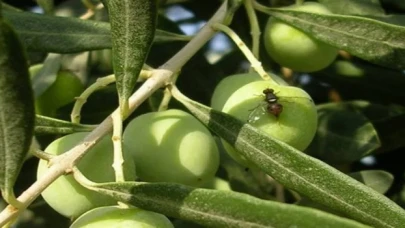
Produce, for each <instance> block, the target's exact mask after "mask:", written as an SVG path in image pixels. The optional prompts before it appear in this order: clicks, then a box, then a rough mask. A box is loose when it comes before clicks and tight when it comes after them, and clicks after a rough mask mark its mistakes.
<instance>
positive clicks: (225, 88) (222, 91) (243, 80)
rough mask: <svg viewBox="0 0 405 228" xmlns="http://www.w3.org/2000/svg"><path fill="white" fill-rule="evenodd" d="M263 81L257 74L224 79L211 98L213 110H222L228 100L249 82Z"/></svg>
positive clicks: (236, 75) (237, 75)
mask: <svg viewBox="0 0 405 228" xmlns="http://www.w3.org/2000/svg"><path fill="white" fill-rule="evenodd" d="M261 80H263V79H262V78H261V77H260V76H259V74H257V73H245V74H235V75H231V76H228V77H225V78H224V79H222V80H221V81H220V82H219V83H218V85H217V86H216V87H215V90H214V93H213V94H212V97H211V108H213V109H215V110H219V111H220V110H222V108H223V107H224V104H225V102H226V100H227V99H228V98H229V97H230V96H231V95H232V94H233V93H234V92H235V91H236V90H238V89H239V88H240V87H242V86H244V85H246V84H248V83H249V82H254V81H261Z"/></svg>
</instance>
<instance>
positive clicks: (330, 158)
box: [306, 102, 381, 164]
mask: <svg viewBox="0 0 405 228" xmlns="http://www.w3.org/2000/svg"><path fill="white" fill-rule="evenodd" d="M317 109H318V128H317V132H316V135H315V138H314V139H313V140H312V142H311V145H310V146H309V148H307V150H306V152H307V153H309V154H311V155H312V156H314V157H318V158H320V159H322V160H324V161H325V162H328V163H334V164H337V163H349V162H353V161H357V160H359V159H360V158H362V157H364V156H367V155H369V154H371V153H372V152H375V151H376V150H377V149H378V148H379V147H381V142H380V138H379V137H378V134H377V131H376V129H375V128H374V125H373V123H372V122H371V121H370V120H369V119H368V118H367V117H366V116H365V115H364V114H363V113H361V111H360V110H359V109H358V108H357V107H356V103H355V102H343V103H328V104H322V105H318V106H317Z"/></svg>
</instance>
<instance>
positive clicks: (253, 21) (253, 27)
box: [244, 0, 261, 58]
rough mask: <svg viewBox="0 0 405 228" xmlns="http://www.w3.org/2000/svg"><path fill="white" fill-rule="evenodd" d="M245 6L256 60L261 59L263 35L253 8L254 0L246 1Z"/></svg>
mask: <svg viewBox="0 0 405 228" xmlns="http://www.w3.org/2000/svg"><path fill="white" fill-rule="evenodd" d="M244 4H245V9H246V13H247V15H248V19H249V24H250V35H251V36H252V52H253V55H254V56H255V57H256V58H259V48H260V34H261V31H260V26H259V21H258V20H257V16H256V11H255V10H254V8H253V0H246V1H244Z"/></svg>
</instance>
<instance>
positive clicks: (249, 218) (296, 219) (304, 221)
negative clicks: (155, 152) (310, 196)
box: [85, 182, 368, 228]
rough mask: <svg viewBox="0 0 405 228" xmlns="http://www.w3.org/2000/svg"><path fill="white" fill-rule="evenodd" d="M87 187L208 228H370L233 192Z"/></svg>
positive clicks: (159, 186) (138, 186) (116, 185)
mask: <svg viewBox="0 0 405 228" xmlns="http://www.w3.org/2000/svg"><path fill="white" fill-rule="evenodd" d="M85 187H87V188H89V189H92V190H94V191H96V192H99V193H102V194H106V195H109V196H111V197H113V198H114V199H116V200H118V201H120V202H125V203H129V204H132V205H134V206H136V207H140V208H143V209H146V210H151V211H155V212H158V213H162V214H165V215H167V216H170V217H174V218H179V219H184V220H189V221H193V222H195V223H198V224H201V225H204V226H207V227H241V228H245V227H263V228H264V227H302V228H306V227H307V228H312V227H331V228H332V227H336V228H342V227H368V226H366V225H363V224H361V223H358V222H356V221H353V220H349V219H345V218H341V217H338V216H335V215H331V214H328V213H325V212H323V211H320V210H315V209H311V208H305V207H299V206H296V205H288V204H283V203H279V202H275V201H268V200H261V199H258V198H255V197H253V196H249V195H247V194H242V193H237V192H233V191H220V190H209V189H201V188H193V187H189V186H185V185H180V184H174V183H142V182H125V183H102V184H95V185H91V186H89V185H85Z"/></svg>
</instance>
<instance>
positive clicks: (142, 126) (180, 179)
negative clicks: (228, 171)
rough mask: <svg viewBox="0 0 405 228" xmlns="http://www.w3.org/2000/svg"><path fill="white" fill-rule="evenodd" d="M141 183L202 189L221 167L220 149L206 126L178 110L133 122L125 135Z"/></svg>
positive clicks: (151, 114) (159, 113)
mask: <svg viewBox="0 0 405 228" xmlns="http://www.w3.org/2000/svg"><path fill="white" fill-rule="evenodd" d="M123 140H124V145H125V146H126V148H128V150H129V151H131V153H132V155H133V157H134V160H135V166H136V173H137V175H138V177H139V178H140V179H141V180H142V181H148V182H175V183H180V184H184V185H190V186H202V185H203V184H204V183H205V182H207V181H209V180H210V179H211V178H213V177H214V175H215V173H216V171H217V169H218V167H219V153H218V148H217V145H216V143H215V141H214V139H213V137H212V135H211V133H210V132H209V131H208V129H207V128H205V126H204V125H203V124H202V123H200V122H199V121H198V120H197V119H196V118H194V117H193V116H192V115H190V114H188V113H186V112H184V111H181V110H176V109H171V110H166V111H162V112H151V113H146V114H143V115H141V116H138V117H137V118H135V119H133V120H132V121H131V122H130V123H129V124H128V126H127V127H126V129H125V131H124V134H123Z"/></svg>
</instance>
